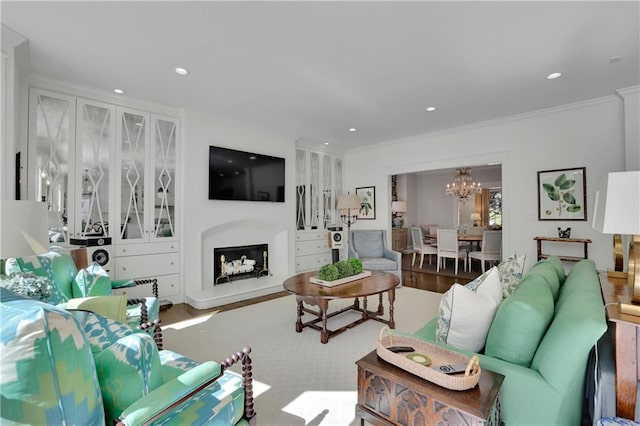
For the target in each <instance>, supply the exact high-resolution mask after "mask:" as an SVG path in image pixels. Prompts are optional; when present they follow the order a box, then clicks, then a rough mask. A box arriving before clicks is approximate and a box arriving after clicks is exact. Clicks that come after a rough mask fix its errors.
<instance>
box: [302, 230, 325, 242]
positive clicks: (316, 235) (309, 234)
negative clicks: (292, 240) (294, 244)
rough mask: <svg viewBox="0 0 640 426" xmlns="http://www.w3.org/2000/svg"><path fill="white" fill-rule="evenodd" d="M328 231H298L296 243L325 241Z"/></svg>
mask: <svg viewBox="0 0 640 426" xmlns="http://www.w3.org/2000/svg"><path fill="white" fill-rule="evenodd" d="M327 232H328V231H298V232H296V241H309V240H326V239H327Z"/></svg>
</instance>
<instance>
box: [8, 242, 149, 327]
mask: <svg viewBox="0 0 640 426" xmlns="http://www.w3.org/2000/svg"><path fill="white" fill-rule="evenodd" d="M5 268H6V271H7V274H8V275H12V274H16V273H22V272H31V273H33V274H35V275H38V276H41V277H47V278H48V279H49V280H50V281H51V283H52V284H53V287H55V288H57V289H58V290H59V291H56V292H54V294H55V297H52V298H51V299H50V300H48V302H49V303H51V304H55V305H58V304H62V303H64V302H67V301H68V299H74V298H83V297H92V296H109V295H111V291H112V288H113V284H112V281H111V278H110V277H109V275H108V274H107V272H106V271H105V270H104V269H103V268H102V267H101V266H100V265H98V264H97V263H95V262H94V263H93V264H91V265H89V266H88V267H86V268H84V269H82V270H81V271H78V270H77V268H76V266H75V264H74V263H73V259H72V258H71V256H70V255H69V254H68V253H67V251H66V250H65V249H63V248H61V247H57V246H51V247H50V249H49V251H48V252H47V253H44V254H38V255H33V256H26V257H19V258H12V259H7V261H6V265H5ZM60 294H62V295H63V296H60ZM65 299H66V300H65ZM144 300H145V305H146V307H147V315H148V317H147V318H148V321H149V322H151V323H153V322H154V321H155V320H157V319H159V318H160V304H159V302H158V299H157V298H156V297H146V298H144ZM140 310H141V305H140V304H136V305H131V306H127V323H128V324H129V326H130V327H132V328H134V329H135V328H137V327H138V326H139V325H140V318H141V312H140ZM153 332H154V328H153V327H152V328H150V329H149V333H151V334H152V333H153Z"/></svg>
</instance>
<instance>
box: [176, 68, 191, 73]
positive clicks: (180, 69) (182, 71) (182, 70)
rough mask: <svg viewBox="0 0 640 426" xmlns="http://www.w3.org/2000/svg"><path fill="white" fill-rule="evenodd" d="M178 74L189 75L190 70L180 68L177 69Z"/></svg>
mask: <svg viewBox="0 0 640 426" xmlns="http://www.w3.org/2000/svg"><path fill="white" fill-rule="evenodd" d="M175 72H176V74H180V75H187V74H189V70H188V69H186V68H180V67H176V69H175Z"/></svg>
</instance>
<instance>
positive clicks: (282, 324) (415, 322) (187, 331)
mask: <svg viewBox="0 0 640 426" xmlns="http://www.w3.org/2000/svg"><path fill="white" fill-rule="evenodd" d="M441 297H442V295H441V294H439V293H433V292H429V291H424V290H418V289H414V288H409V287H402V288H399V289H397V290H396V303H395V320H396V329H397V330H402V331H408V332H414V331H416V330H418V329H419V328H421V327H422V326H423V325H424V324H426V323H427V322H428V321H429V320H431V319H432V318H433V317H434V316H435V315H436V314H437V311H438V304H439V302H440V298H441ZM368 301H369V309H370V310H375V309H376V308H377V304H378V298H377V297H369V299H368ZM348 303H349V302H348V301H345V300H337V301H332V302H331V303H330V304H329V308H330V310H334V309H337V308H340V307H342V306H345V305H347V304H348ZM384 306H385V313H386V314H388V302H387V299H386V295H385V298H384ZM357 315H359V314H357V313H355V312H354V313H344V314H342V315H339V316H336V317H334V318H332V319H331V320H330V322H329V328H334V329H335V328H338V327H340V326H341V325H343V324H345V323H347V322H350V321H352V320H354V319H355V318H357ZM305 317H306V318H307V319H309V318H310V315H309V314H306V315H305ZM303 318H304V317H303ZM295 321H296V302H295V298H294V297H293V296H285V297H281V298H278V299H274V300H269V301H266V302H262V303H257V304H255V305H250V306H247V307H243V308H239V309H234V310H232V311H227V312H222V313H209V314H205V315H203V316H201V317H198V318H195V319H190V320H186V321H182V322H178V323H175V324H169V325H166V326H165V327H164V343H165V348H167V349H171V350H173V351H176V352H179V353H182V354H184V355H186V356H188V357H190V358H193V359H195V360H198V361H205V360H222V359H224V358H226V357H228V356H229V355H231V354H232V353H233V352H235V351H238V350H240V349H242V348H243V347H244V346H250V347H251V349H252V352H251V356H252V359H253V372H254V376H253V377H254V396H255V409H256V412H257V415H258V418H257V420H258V424H260V425H265V426H289V425H290V426H297V425H306V426H314V425H330V426H342V425H344V426H346V425H356V424H360V420H359V419H356V417H355V404H356V400H357V396H356V389H357V367H356V365H355V362H356V361H357V360H358V359H360V358H361V357H363V356H364V355H366V354H367V353H369V352H370V351H372V350H375V345H376V340H377V338H378V335H379V333H380V330H381V328H382V327H383V324H381V323H379V322H377V321H373V320H369V321H366V322H364V323H362V324H360V325H358V326H356V327H354V328H352V329H349V330H347V331H345V332H344V333H341V334H339V335H337V336H334V337H332V338H331V339H330V340H329V342H328V343H327V344H322V343H320V333H319V332H318V331H316V330H313V329H310V328H305V329H304V330H303V331H302V333H296V332H295ZM234 370H236V369H235V368H234ZM236 371H239V370H236Z"/></svg>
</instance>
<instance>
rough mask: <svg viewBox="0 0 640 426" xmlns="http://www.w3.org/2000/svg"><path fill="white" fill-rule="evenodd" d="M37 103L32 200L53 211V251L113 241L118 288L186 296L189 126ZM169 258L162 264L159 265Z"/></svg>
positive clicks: (40, 99)
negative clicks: (181, 160)
mask: <svg viewBox="0 0 640 426" xmlns="http://www.w3.org/2000/svg"><path fill="white" fill-rule="evenodd" d="M29 92H30V94H29V163H28V194H27V196H28V198H29V199H33V200H39V201H45V202H47V204H48V207H49V212H50V214H49V227H50V238H51V240H52V242H55V243H58V244H62V245H66V244H69V243H70V240H71V239H76V238H77V239H84V238H98V237H110V238H111V241H112V244H111V245H109V244H107V245H106V246H103V247H102V248H104V249H105V250H106V252H107V253H108V256H109V257H110V258H113V259H110V261H111V263H110V265H111V267H112V268H111V269H112V270H111V271H110V272H111V273H112V274H114V275H115V277H114V278H116V279H120V278H158V280H159V288H160V295H161V296H172V295H178V294H179V293H180V284H179V282H180V279H179V278H180V276H179V235H178V233H177V215H178V210H177V209H176V207H175V206H176V203H175V199H176V188H177V186H176V171H177V167H178V159H177V153H178V149H177V145H178V138H179V135H180V121H179V120H178V119H177V118H174V117H168V116H164V115H159V114H155V113H153V112H151V111H142V110H136V109H132V108H129V107H126V106H123V105H115V104H111V103H106V102H100V101H96V100H92V99H86V98H83V97H76V96H73V95H69V94H63V93H57V92H53V91H49V90H44V89H40V88H31V89H30V91H29ZM158 256H160V257H158Z"/></svg>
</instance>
